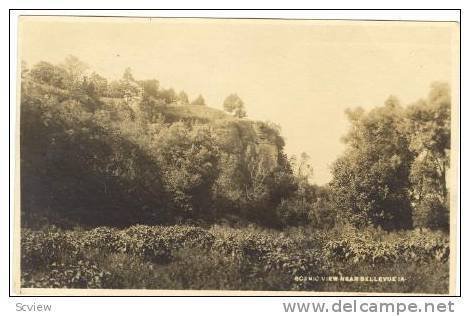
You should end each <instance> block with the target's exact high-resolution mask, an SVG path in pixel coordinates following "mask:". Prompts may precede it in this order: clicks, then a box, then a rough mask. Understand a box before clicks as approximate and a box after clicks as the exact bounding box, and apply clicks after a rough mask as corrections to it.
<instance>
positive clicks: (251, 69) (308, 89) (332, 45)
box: [19, 17, 458, 184]
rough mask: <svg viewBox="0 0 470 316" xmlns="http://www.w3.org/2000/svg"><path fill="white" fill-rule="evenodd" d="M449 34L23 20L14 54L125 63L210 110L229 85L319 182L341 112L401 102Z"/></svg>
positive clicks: (422, 83)
mask: <svg viewBox="0 0 470 316" xmlns="http://www.w3.org/2000/svg"><path fill="white" fill-rule="evenodd" d="M457 31H458V26H457V24H455V23H443V22H437V23H425V22H406V23H401V22H347V23H346V22H339V21H285V20H215V19H214V20H202V19H148V18H146V19H122V18H106V19H103V18H66V19H65V18H50V17H49V18H44V17H43V18H40V17H35V18H32V17H30V18H23V21H22V23H21V24H20V42H19V51H20V56H21V59H23V60H25V61H26V62H27V63H28V64H30V65H31V64H34V63H36V62H38V61H40V60H46V61H50V62H53V63H59V62H61V61H63V60H64V59H65V57H66V56H67V55H70V54H71V55H75V56H77V57H78V58H80V59H81V60H82V61H84V62H85V63H87V64H88V65H89V66H90V68H91V69H92V70H95V71H97V72H98V73H100V74H102V75H103V76H105V77H108V78H118V77H120V76H121V75H122V73H123V71H124V69H125V68H126V67H128V66H129V67H131V68H132V70H133V73H134V77H136V78H137V79H150V78H156V79H158V80H159V81H160V84H161V86H163V87H165V88H169V87H173V88H175V89H176V90H178V91H179V90H185V91H186V92H187V93H188V94H189V96H190V99H191V98H194V97H196V96H197V94H199V93H201V94H202V95H203V96H204V98H205V99H206V103H207V104H208V105H209V106H211V107H215V108H222V102H223V100H224V98H225V97H226V96H227V95H228V94H230V93H233V92H236V93H237V94H238V95H239V96H240V97H241V98H242V99H243V100H244V102H245V104H246V108H247V112H248V116H249V117H250V118H253V119H259V120H269V121H273V122H276V123H278V124H280V125H281V127H282V135H283V136H284V137H285V139H286V144H287V145H286V152H287V153H288V154H289V155H290V154H297V155H298V154H300V153H301V152H306V153H308V154H309V155H310V156H311V158H312V161H311V163H312V165H313V167H314V177H313V181H314V182H317V183H319V184H323V183H325V182H327V181H329V179H330V172H329V165H330V164H331V163H332V162H333V161H334V160H335V158H336V157H337V156H338V155H339V154H341V152H342V150H343V149H344V145H343V144H342V143H341V141H340V138H341V136H342V135H344V134H345V133H346V131H347V129H348V122H347V121H346V117H345V115H344V111H345V109H346V108H348V107H357V106H362V107H364V108H371V107H372V106H375V105H381V104H383V102H384V100H385V99H386V98H387V97H388V96H389V95H391V94H393V95H395V96H397V97H398V98H399V99H400V101H401V102H402V103H403V104H408V103H410V102H413V101H415V100H417V99H419V98H421V97H424V96H426V95H427V93H428V88H429V84H430V83H431V82H432V81H436V80H440V81H441V80H442V81H451V79H452V78H454V77H455V75H456V73H455V70H457V69H458V68H457V66H456V65H457V64H456V62H457V60H456V59H455V58H452V56H455V55H454V54H455V50H454V51H453V50H452V47H453V46H454V49H455V45H452V43H453V42H455V41H456V40H457V37H458V34H457ZM453 71H454V72H453Z"/></svg>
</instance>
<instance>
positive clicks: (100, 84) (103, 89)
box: [88, 72, 108, 96]
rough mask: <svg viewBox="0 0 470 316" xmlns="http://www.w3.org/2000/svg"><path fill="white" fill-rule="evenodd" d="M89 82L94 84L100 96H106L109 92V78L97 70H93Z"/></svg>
mask: <svg viewBox="0 0 470 316" xmlns="http://www.w3.org/2000/svg"><path fill="white" fill-rule="evenodd" d="M88 81H89V83H90V84H92V85H93V87H94V91H95V93H96V94H97V95H99V96H105V95H106V94H107V93H108V80H107V79H106V78H104V77H102V76H100V75H99V74H97V73H96V72H93V73H92V74H91V75H90V77H89V79H88Z"/></svg>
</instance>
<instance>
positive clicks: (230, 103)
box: [223, 93, 246, 118]
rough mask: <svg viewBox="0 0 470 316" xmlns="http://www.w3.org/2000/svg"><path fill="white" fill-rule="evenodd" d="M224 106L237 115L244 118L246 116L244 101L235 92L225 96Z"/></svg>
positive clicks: (226, 109)
mask: <svg viewBox="0 0 470 316" xmlns="http://www.w3.org/2000/svg"><path fill="white" fill-rule="evenodd" d="M223 106H224V110H225V111H227V112H229V113H233V115H234V116H235V117H238V118H242V117H245V116H246V112H245V106H244V104H243V101H242V99H240V97H239V96H238V95H237V94H235V93H232V94H230V95H229V96H228V97H226V98H225V101H224V104H223Z"/></svg>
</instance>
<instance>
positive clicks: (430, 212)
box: [405, 83, 451, 228]
mask: <svg viewBox="0 0 470 316" xmlns="http://www.w3.org/2000/svg"><path fill="white" fill-rule="evenodd" d="M450 105H451V98H450V89H449V86H448V85H447V84H445V83H434V84H432V86H431V90H430V93H429V95H428V98H427V99H426V100H420V101H418V102H416V103H415V104H412V105H411V106H410V107H409V108H408V111H407V113H406V125H405V129H406V131H407V134H408V138H409V140H408V141H409V147H410V150H411V151H412V153H413V154H414V161H413V163H412V165H411V172H410V182H411V184H412V187H411V192H412V201H413V204H414V206H415V214H414V215H415V216H414V221H415V225H416V226H426V227H432V228H445V227H447V226H448V212H449V206H448V198H447V192H448V190H447V183H446V175H447V170H448V168H449V164H450V118H451V112H450V111H451V106H450Z"/></svg>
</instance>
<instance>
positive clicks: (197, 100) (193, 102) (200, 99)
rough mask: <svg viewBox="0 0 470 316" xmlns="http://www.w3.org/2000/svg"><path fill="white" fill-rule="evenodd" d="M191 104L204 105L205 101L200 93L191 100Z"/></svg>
mask: <svg viewBox="0 0 470 316" xmlns="http://www.w3.org/2000/svg"><path fill="white" fill-rule="evenodd" d="M191 104H192V105H206V101H205V100H204V97H203V96H202V95H199V96H198V97H197V98H196V99H194V100H193V101H192V102H191Z"/></svg>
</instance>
